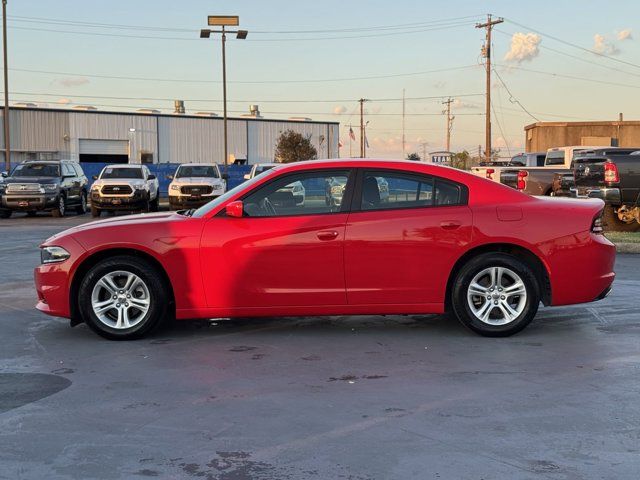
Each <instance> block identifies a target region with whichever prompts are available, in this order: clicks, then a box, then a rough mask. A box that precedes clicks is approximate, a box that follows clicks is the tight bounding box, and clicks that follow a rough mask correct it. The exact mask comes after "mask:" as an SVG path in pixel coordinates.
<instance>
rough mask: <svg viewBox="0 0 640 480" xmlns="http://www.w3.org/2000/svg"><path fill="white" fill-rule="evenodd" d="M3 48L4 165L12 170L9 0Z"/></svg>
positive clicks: (4, 0) (4, 12)
mask: <svg viewBox="0 0 640 480" xmlns="http://www.w3.org/2000/svg"><path fill="white" fill-rule="evenodd" d="M2 50H3V54H4V118H3V119H2V123H3V124H4V165H5V170H6V171H7V172H8V171H9V170H11V141H10V138H9V70H8V67H7V63H8V62H7V0H2Z"/></svg>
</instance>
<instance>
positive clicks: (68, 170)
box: [62, 163, 76, 177]
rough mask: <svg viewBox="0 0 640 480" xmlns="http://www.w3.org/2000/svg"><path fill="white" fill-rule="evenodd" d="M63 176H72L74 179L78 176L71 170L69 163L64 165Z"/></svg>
mask: <svg viewBox="0 0 640 480" xmlns="http://www.w3.org/2000/svg"><path fill="white" fill-rule="evenodd" d="M62 174H63V175H71V176H73V177H75V176H76V172H75V171H74V170H73V169H72V168H71V165H69V164H68V163H63V164H62Z"/></svg>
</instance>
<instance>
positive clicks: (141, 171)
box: [91, 164, 160, 217]
mask: <svg viewBox="0 0 640 480" xmlns="http://www.w3.org/2000/svg"><path fill="white" fill-rule="evenodd" d="M93 178H94V180H95V182H93V185H91V216H92V217H99V216H100V213H102V211H103V210H109V211H118V210H127V211H131V210H138V211H142V212H149V211H152V212H157V211H158V202H159V200H160V198H159V184H158V179H157V178H156V176H155V175H153V174H152V173H151V172H150V171H149V168H147V166H146V165H130V164H123V165H121V164H116V165H107V166H106V167H104V168H103V169H102V171H101V172H100V175H98V176H95V177H93Z"/></svg>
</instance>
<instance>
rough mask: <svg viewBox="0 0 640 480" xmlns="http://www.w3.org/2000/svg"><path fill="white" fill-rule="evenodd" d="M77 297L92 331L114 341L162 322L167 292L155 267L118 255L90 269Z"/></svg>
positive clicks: (131, 335)
mask: <svg viewBox="0 0 640 480" xmlns="http://www.w3.org/2000/svg"><path fill="white" fill-rule="evenodd" d="M78 298H79V307H80V312H81V315H82V319H83V320H84V321H85V323H86V324H87V325H88V326H89V327H90V328H91V329H92V330H93V331H95V332H96V333H98V334H99V335H101V336H103V337H105V338H108V339H111V340H131V339H135V338H141V337H143V336H144V335H146V334H148V333H149V332H150V331H152V330H153V329H155V328H156V327H157V326H158V325H160V324H161V323H162V320H163V318H164V316H165V314H166V310H167V298H168V295H167V286H166V285H165V282H164V281H163V280H162V277H161V275H160V273H159V272H158V271H157V270H156V269H155V268H154V267H153V266H151V265H150V264H149V263H147V262H146V261H144V260H141V259H139V258H136V257H132V256H127V255H119V256H116V257H113V258H110V259H107V260H103V261H101V262H99V263H98V264H96V265H95V266H93V267H92V268H91V269H90V270H89V271H88V272H87V274H86V275H85V277H84V278H83V280H82V283H81V284H80V289H79V295H78Z"/></svg>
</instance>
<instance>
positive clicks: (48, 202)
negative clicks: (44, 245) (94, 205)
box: [0, 160, 89, 218]
mask: <svg viewBox="0 0 640 480" xmlns="http://www.w3.org/2000/svg"><path fill="white" fill-rule="evenodd" d="M88 183H89V182H88V180H87V177H86V176H85V174H84V172H83V171H82V168H81V167H80V165H79V164H78V163H77V162H74V161H71V160H48V161H35V160H31V161H30V160H28V161H26V162H23V163H21V164H20V165H18V166H17V167H15V168H14V169H13V172H11V175H9V174H8V173H7V172H2V179H1V180H0V218H9V217H10V216H11V214H12V213H13V212H26V213H27V215H29V216H30V217H32V216H35V215H36V213H37V212H38V211H45V212H51V215H52V216H54V217H63V216H64V215H65V214H66V213H67V212H68V211H69V210H71V209H73V210H75V211H76V212H77V213H78V214H84V213H86V212H87V185H88Z"/></svg>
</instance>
